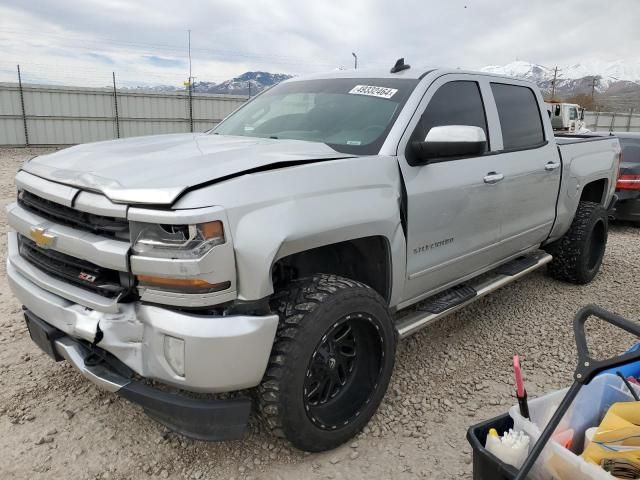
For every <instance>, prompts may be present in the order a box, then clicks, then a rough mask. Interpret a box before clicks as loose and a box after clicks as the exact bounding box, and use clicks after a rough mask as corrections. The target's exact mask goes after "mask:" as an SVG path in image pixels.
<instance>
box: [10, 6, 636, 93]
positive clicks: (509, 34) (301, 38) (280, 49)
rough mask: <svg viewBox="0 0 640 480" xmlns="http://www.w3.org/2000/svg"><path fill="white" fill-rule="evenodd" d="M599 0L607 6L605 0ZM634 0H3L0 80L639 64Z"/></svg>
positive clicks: (160, 79) (162, 80)
mask: <svg viewBox="0 0 640 480" xmlns="http://www.w3.org/2000/svg"><path fill="white" fill-rule="evenodd" d="M605 6H606V8H605ZM638 25H640V8H639V5H638V0H616V1H612V2H604V0H565V1H563V2H553V1H550V0H528V1H526V2H525V1H513V0H511V1H507V0H447V1H441V0H439V1H435V0H410V1H403V0H396V1H394V2H391V1H389V0H386V1H382V0H323V1H321V2H303V1H296V0H288V1H285V0H281V1H277V0H252V1H251V2H231V1H217V0H210V1H205V0H184V1H183V2H175V1H171V2H169V1H167V0H138V1H135V0H107V1H104V0H56V1H55V2H51V1H50V0H29V1H25V0H1V2H0V51H2V55H1V56H0V81H15V65H16V64H17V63H20V65H21V68H22V70H23V73H24V76H25V79H26V80H27V81H47V82H57V83H67V84H76V85H87V86H95V85H100V86H101V85H108V84H109V83H110V80H111V72H112V71H115V72H116V76H117V78H118V81H119V82H120V83H121V84H171V85H182V83H183V82H184V81H185V80H186V79H187V76H188V61H187V30H189V29H191V30H192V59H193V75H194V76H195V77H196V80H203V81H206V80H208V81H214V82H220V81H223V80H225V79H228V78H231V77H233V76H236V75H238V74H240V73H243V72H245V71H247V70H265V71H270V72H274V73H275V72H283V73H291V74H304V73H311V72H317V71H321V70H328V69H334V68H339V67H346V68H350V67H351V66H352V65H353V58H352V56H351V52H352V51H355V52H357V53H358V56H359V65H360V66H361V67H385V68H386V67H387V66H390V65H391V64H392V63H393V62H394V61H395V59H397V58H398V57H401V56H403V57H405V58H406V59H407V62H408V63H412V64H421V65H442V66H452V67H463V68H471V69H473V68H480V67H482V66H485V65H496V64H497V65H502V64H506V63H509V62H511V61H513V60H516V59H520V60H526V61H531V62H535V63H540V64H543V65H556V64H557V65H569V64H572V63H576V62H579V61H580V60H581V59H583V58H585V57H589V58H596V59H599V60H603V61H612V60H619V59H622V60H624V61H628V62H635V63H640V53H639V52H640V33H638V32H640V29H639V28H638Z"/></svg>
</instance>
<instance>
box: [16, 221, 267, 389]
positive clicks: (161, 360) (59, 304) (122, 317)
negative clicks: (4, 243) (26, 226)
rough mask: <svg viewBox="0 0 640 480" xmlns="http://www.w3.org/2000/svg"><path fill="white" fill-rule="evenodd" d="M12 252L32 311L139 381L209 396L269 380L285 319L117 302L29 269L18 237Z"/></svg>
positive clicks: (20, 293) (21, 294)
mask: <svg viewBox="0 0 640 480" xmlns="http://www.w3.org/2000/svg"><path fill="white" fill-rule="evenodd" d="M8 250H9V255H8V259H7V276H8V279H9V285H10V287H11V290H12V291H13V293H14V294H15V296H16V297H17V298H18V299H19V300H20V302H21V303H22V304H23V305H24V306H25V307H26V308H27V309H28V310H29V311H30V312H32V313H33V314H34V315H35V316H37V317H39V318H41V319H43V320H44V321H45V322H46V323H47V324H49V325H51V326H53V327H54V328H56V329H58V330H60V331H61V332H63V333H64V334H66V335H68V336H69V337H71V338H75V339H81V340H84V341H86V342H88V343H89V344H92V345H95V346H97V347H99V348H101V349H103V350H105V351H107V352H109V353H111V354H112V355H113V356H115V357H116V358H117V359H118V360H119V361H121V362H122V363H124V364H125V365H126V366H127V367H129V368H130V369H131V370H133V371H134V372H135V373H137V374H138V375H140V376H142V377H145V378H148V379H152V380H157V381H160V382H162V383H166V384H168V385H172V386H175V387H178V388H181V389H184V390H188V391H193V392H204V393H217V392H230V391H234V390H241V389H244V388H250V387H254V386H256V385H258V384H259V383H260V381H261V380H262V376H263V375H264V371H265V369H266V366H267V362H268V360H269V355H270V353H271V346H272V345H273V339H274V337H275V332H276V327H277V324H278V316H277V315H275V314H271V315H263V316H254V315H230V316H224V317H214V316H211V315H200V314H195V313H188V312H181V311H176V310H170V309H167V308H162V307H159V306H153V305H146V304H143V303H140V302H133V303H118V302H115V301H114V302H112V303H109V299H105V298H103V297H100V296H99V295H97V294H94V293H92V292H89V291H85V290H83V289H80V288H78V287H74V286H72V285H69V284H66V283H64V282H62V281H61V280H58V279H56V278H53V277H51V276H49V275H47V274H46V273H44V272H43V271H41V270H38V269H37V268H35V267H34V266H33V265H31V264H30V263H28V262H27V261H26V260H25V259H24V258H22V257H21V256H20V254H19V252H18V242H17V237H16V234H15V233H14V232H10V233H9V237H8ZM54 292H55V293H54ZM94 297H98V298H97V299H96V298H94ZM100 302H102V303H100ZM88 305H92V307H89V306H88Z"/></svg>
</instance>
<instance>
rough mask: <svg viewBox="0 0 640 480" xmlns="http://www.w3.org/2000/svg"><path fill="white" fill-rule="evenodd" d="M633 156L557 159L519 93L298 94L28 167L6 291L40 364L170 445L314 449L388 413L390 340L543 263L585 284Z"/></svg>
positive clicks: (447, 83)
mask: <svg viewBox="0 0 640 480" xmlns="http://www.w3.org/2000/svg"><path fill="white" fill-rule="evenodd" d="M619 157H620V146H619V143H618V140H617V139H616V138H615V137H593V138H580V137H573V138H564V139H559V140H556V138H555V137H554V134H553V130H552V127H551V122H550V121H549V117H548V115H547V112H546V109H545V104H544V101H543V99H542V97H541V95H540V92H539V91H538V89H537V88H536V86H535V85H534V84H532V83H529V82H526V81H521V80H515V79H511V78H507V77H502V76H496V75H488V74H484V73H475V72H470V71H469V72H468V71H461V70H443V69H416V68H409V66H408V65H405V64H404V63H403V62H402V61H398V62H397V63H396V65H395V66H394V67H393V68H392V69H391V71H389V70H384V71H368V72H365V71H361V70H358V71H337V72H331V73H328V74H318V75H314V76H309V77H304V78H293V79H291V80H287V81H285V82H283V83H281V84H279V85H277V86H275V87H273V88H271V89H269V90H268V91H266V92H264V93H262V94H260V95H259V96H257V97H255V98H253V99H252V100H251V101H249V102H247V103H246V104H244V105H243V106H242V107H241V108H239V109H238V110H237V111H235V112H234V113H232V114H231V115H230V116H228V117H227V118H226V119H225V120H223V121H222V122H221V123H220V124H219V125H218V126H216V127H215V128H213V129H212V130H210V131H208V132H205V133H199V134H173V135H160V136H148V137H139V138H130V139H123V140H114V141H104V142H98V143H92V144H86V145H78V146H75V147H71V148H67V149H65V150H61V151H58V152H55V153H51V154H47V155H42V156H39V157H36V158H34V159H32V160H30V161H29V162H26V163H25V164H24V165H23V166H22V168H21V170H20V171H19V172H18V174H17V176H16V184H17V190H18V193H17V201H16V203H13V204H11V205H10V206H8V221H9V224H10V226H11V229H12V230H11V232H10V233H9V239H8V259H7V272H8V277H9V281H10V285H11V288H12V290H13V292H14V294H15V296H16V297H17V298H18V299H19V301H20V303H22V304H23V305H24V316H25V319H26V323H27V326H28V328H29V332H30V335H31V338H32V339H33V341H34V342H35V343H36V344H37V345H38V346H39V347H40V348H41V349H42V350H44V351H45V352H47V353H48V354H49V355H50V356H51V357H52V358H53V359H55V360H66V361H67V362H69V363H70V364H71V365H72V366H73V367H75V368H76V369H77V370H78V371H79V372H80V373H81V374H82V375H83V376H85V377H86V378H87V379H88V380H89V381H91V382H93V383H95V384H97V385H98V386H100V387H102V388H104V389H106V390H108V391H111V392H117V394H119V395H122V396H123V397H125V398H127V399H128V400H130V401H132V402H134V403H137V404H139V405H141V406H142V407H143V408H144V410H145V411H146V412H147V413H148V414H149V415H150V416H151V417H152V418H154V419H156V420H158V421H160V422H162V423H163V424H165V425H167V426H168V427H169V428H171V429H172V430H174V431H176V432H179V433H182V434H185V435H189V436H191V437H194V438H198V439H204V440H220V439H230V438H237V437H239V436H241V435H242V433H243V431H244V430H245V428H246V424H247V421H248V417H249V415H250V412H251V411H254V412H255V413H256V415H257V416H258V417H259V418H260V419H261V421H262V424H263V425H266V427H267V428H269V429H270V431H272V432H273V433H274V434H277V435H280V436H284V437H286V438H287V439H288V440H289V441H290V442H291V443H292V444H293V445H294V446H295V447H297V448H300V449H304V450H308V451H321V450H326V449H330V448H334V447H336V446H337V445H340V444H341V443H343V442H345V441H347V440H348V439H349V438H351V437H352V436H353V435H355V434H356V433H357V432H358V431H359V430H360V429H362V428H363V427H364V425H366V423H367V422H368V421H369V419H370V418H371V416H372V415H373V414H374V412H375V411H376V409H377V408H378V405H379V404H380V402H381V400H382V397H383V396H384V394H385V391H386V389H387V385H388V383H389V379H390V376H391V372H392V369H393V367H394V358H395V351H396V344H397V341H398V339H401V338H404V337H407V336H408V335H411V334H412V333H414V332H416V331H418V330H420V329H421V328H424V327H426V326H427V325H429V324H431V323H432V322H433V321H435V320H438V319H440V318H442V317H445V316H446V315H448V314H450V313H451V312H453V311H456V310H457V309H459V308H462V307H463V306H465V305H467V304H469V303H471V302H474V301H476V300H478V299H480V298H482V297H483V296H485V295H487V294H488V293H490V292H493V291H495V290H496V289H498V288H499V287H501V286H503V285H506V284H508V283H510V282H513V281H515V280H517V279H518V278H520V277H522V276H523V275H526V274H527V273H529V272H531V271H533V270H535V269H537V268H539V267H541V266H543V265H545V264H546V265H547V272H548V274H549V275H550V276H551V277H553V278H555V279H559V280H563V281H567V282H572V283H576V284H584V283H587V282H589V281H591V280H592V279H593V278H594V276H595V275H596V274H597V272H598V270H599V268H600V265H601V262H602V258H603V255H604V253H605V247H606V242H607V229H608V223H607V222H608V216H607V211H608V209H609V208H610V207H611V204H612V202H613V201H614V199H615V196H614V190H615V187H616V179H617V172H618V168H619ZM549 301H553V299H552V298H550V299H549ZM192 392H199V393H205V394H211V395H193V394H192ZM221 393H224V395H218V394H221ZM252 407H253V408H252Z"/></svg>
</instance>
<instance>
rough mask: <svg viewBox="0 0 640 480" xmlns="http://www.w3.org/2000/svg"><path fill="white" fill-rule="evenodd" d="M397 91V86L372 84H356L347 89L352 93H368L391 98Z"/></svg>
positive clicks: (373, 95)
mask: <svg viewBox="0 0 640 480" xmlns="http://www.w3.org/2000/svg"><path fill="white" fill-rule="evenodd" d="M397 91H398V89H397V88H387V87H376V86H374V85H356V86H355V87H353V88H352V89H351V90H350V91H349V93H351V94H353V95H368V96H370V97H378V98H391V97H393V96H394V95H395V94H396V92H397Z"/></svg>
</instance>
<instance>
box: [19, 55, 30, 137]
mask: <svg viewBox="0 0 640 480" xmlns="http://www.w3.org/2000/svg"><path fill="white" fill-rule="evenodd" d="M17 67H18V88H19V89H20V106H21V107H22V126H23V127H24V144H25V145H26V146H27V147H28V146H29V129H28V128H27V112H26V110H25V109H24V91H23V90H22V75H20V65H18V66H17Z"/></svg>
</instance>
